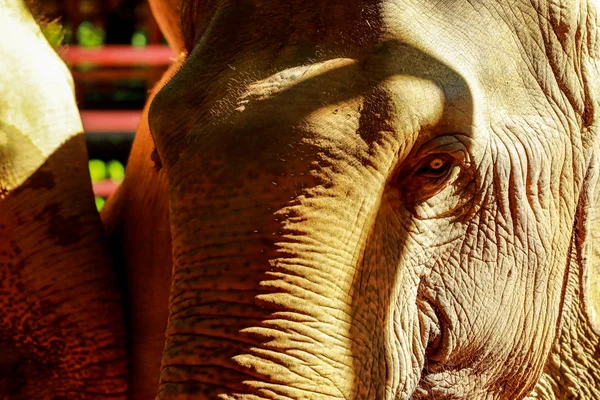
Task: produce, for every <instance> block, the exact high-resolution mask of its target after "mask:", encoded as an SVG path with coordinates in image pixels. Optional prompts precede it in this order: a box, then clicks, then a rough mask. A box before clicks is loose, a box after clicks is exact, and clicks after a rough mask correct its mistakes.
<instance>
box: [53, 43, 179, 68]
mask: <svg viewBox="0 0 600 400" xmlns="http://www.w3.org/2000/svg"><path fill="white" fill-rule="evenodd" d="M61 56H62V57H63V59H64V60H65V62H66V63H67V64H70V65H82V64H92V65H98V66H103V67H130V66H135V65H149V66H168V65H169V64H171V62H172V61H173V59H174V57H175V54H174V53H173V51H172V50H171V49H170V48H169V47H167V46H160V45H152V46H146V47H142V48H136V47H132V46H119V45H113V46H102V47H98V48H86V47H80V46H70V47H67V48H65V49H64V50H62V51H61Z"/></svg>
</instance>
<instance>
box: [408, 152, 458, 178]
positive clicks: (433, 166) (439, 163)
mask: <svg viewBox="0 0 600 400" xmlns="http://www.w3.org/2000/svg"><path fill="white" fill-rule="evenodd" d="M454 164H455V159H454V157H452V156H450V155H447V154H433V155H431V156H429V157H427V158H425V159H424V160H423V161H422V162H421V163H420V164H419V166H418V167H417V170H416V171H415V175H417V176H421V177H424V178H433V179H440V178H445V177H446V176H447V175H448V174H449V173H450V171H451V170H452V167H454Z"/></svg>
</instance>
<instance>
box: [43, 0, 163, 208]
mask: <svg viewBox="0 0 600 400" xmlns="http://www.w3.org/2000/svg"><path fill="white" fill-rule="evenodd" d="M32 8H33V12H34V14H37V15H38V16H42V19H43V21H44V23H43V24H42V30H43V32H44V35H45V36H46V37H47V38H48V41H49V42H50V43H51V44H52V45H53V46H54V47H55V48H56V49H57V52H58V53H59V54H60V55H61V57H62V58H63V60H64V61H65V62H66V64H67V65H68V66H69V68H70V70H71V73H72V74H73V79H74V82H75V92H76V96H77V102H78V104H79V109H80V112H81V118H82V120H83V127H84V131H85V138H86V143H87V146H88V151H89V155H90V173H91V175H92V182H93V184H94V193H95V194H96V205H97V206H98V209H101V208H102V206H103V205H104V201H105V199H106V198H107V197H108V196H109V195H110V194H111V193H113V192H114V191H115V190H116V188H117V186H118V184H119V183H120V182H121V181H122V179H123V175H124V167H125V164H126V162H127V157H128V155H129V150H130V147H131V143H132V141H133V137H134V134H135V130H136V127H137V124H138V121H139V118H140V115H141V110H142V108H143V106H144V104H145V101H146V97H147V95H148V91H149V90H150V89H151V88H152V87H153V86H154V84H155V83H156V82H157V81H158V80H159V79H160V77H161V75H162V74H163V72H164V71H165V70H166V69H167V68H168V66H169V64H170V63H171V61H172V59H173V57H174V55H173V53H172V52H171V50H170V49H169V48H168V46H167V44H166V41H165V39H164V38H163V36H162V35H161V33H160V30H159V28H158V25H157V23H156V21H155V20H154V18H153V16H152V12H151V11H150V7H149V5H148V3H147V0H37V1H35V3H34V5H33V6H32Z"/></svg>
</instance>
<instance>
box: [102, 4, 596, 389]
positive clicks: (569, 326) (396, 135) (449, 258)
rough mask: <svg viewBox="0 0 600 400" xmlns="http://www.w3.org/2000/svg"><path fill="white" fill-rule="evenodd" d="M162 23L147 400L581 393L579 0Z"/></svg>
mask: <svg viewBox="0 0 600 400" xmlns="http://www.w3.org/2000/svg"><path fill="white" fill-rule="evenodd" d="M174 3H175V2H166V1H158V0H157V1H153V6H154V8H155V9H157V4H160V5H162V6H164V7H166V8H167V9H170V10H171V14H168V13H167V14H168V15H169V17H168V18H167V17H164V16H162V17H161V14H157V16H158V17H159V19H161V18H162V22H161V24H162V26H163V28H164V27H165V26H170V27H171V28H172V29H170V30H169V35H170V39H171V43H183V44H185V47H186V48H187V50H188V51H189V56H188V57H187V58H186V59H185V60H184V62H183V65H182V66H181V68H180V69H179V71H178V72H177V73H176V74H175V75H174V76H173V78H172V79H170V81H169V82H168V83H167V84H166V85H165V86H164V87H163V88H162V90H161V91H160V92H159V93H158V94H157V96H156V97H155V98H154V101H153V103H152V107H151V110H150V113H149V122H150V128H151V131H152V137H153V139H154V142H155V144H156V150H157V152H156V153H157V156H158V157H159V158H160V161H158V157H156V156H154V157H153V159H154V160H155V161H157V165H159V166H160V165H162V169H160V170H156V171H153V172H149V171H151V169H150V164H151V161H150V154H149V153H150V151H151V150H150V149H151V147H152V146H149V145H148V138H147V139H146V140H145V139H139V140H138V141H137V147H136V148H134V153H135V154H137V156H136V157H134V158H132V162H131V163H130V165H129V167H128V174H129V176H128V178H127V180H126V182H125V184H124V187H123V192H125V193H129V195H127V196H126V195H122V196H121V197H117V198H116V199H113V204H112V206H111V207H110V208H109V211H107V213H109V214H110V212H113V213H114V215H119V214H118V210H122V209H124V208H125V209H129V210H132V211H133V212H136V211H134V209H135V208H136V207H135V206H133V203H130V204H128V203H127V201H131V200H128V199H132V198H134V197H135V196H133V195H132V193H136V191H137V193H143V194H144V199H145V200H144V202H145V203H144V204H152V207H155V208H156V209H160V210H165V209H166V207H167V205H168V208H169V218H168V219H169V221H170V230H171V235H170V236H171V237H172V247H171V243H170V241H167V240H164V241H161V242H158V243H155V244H154V246H152V247H151V248H148V254H149V255H148V257H150V258H151V264H150V265H149V266H146V269H147V270H148V271H155V270H156V268H157V265H156V260H158V259H160V257H159V255H160V254H163V255H164V254H169V253H170V252H171V251H172V263H173V275H172V285H171V292H170V300H169V310H168V314H169V316H168V324H167V327H166V345H165V348H164V353H163V355H162V365H161V371H160V386H159V391H158V397H157V398H158V399H207V398H222V399H224V398H227V399H306V398H315V399H317V398H318V399H333V398H338V399H409V398H412V399H425V398H427V399H433V398H436V399H507V400H509V399H510V400H513V399H522V398H525V397H528V398H537V399H577V398H581V399H596V398H600V391H599V389H598V388H599V387H600V363H599V360H598V356H597V354H598V350H599V345H598V344H599V339H598V334H597V333H598V329H597V326H598V322H599V321H598V320H597V317H596V310H597V304H598V295H599V294H598V287H597V285H596V284H595V283H596V282H597V281H596V279H597V277H598V268H599V267H598V262H597V257H596V250H595V248H594V246H593V240H592V239H591V238H593V236H594V235H595V233H594V232H595V230H596V229H598V227H597V225H598V223H597V222H596V217H595V215H596V214H595V207H596V198H597V195H596V185H597V180H598V175H597V168H598V154H597V153H598V143H597V140H598V137H597V133H598V132H597V117H598V99H597V94H598V87H597V85H598V82H600V78H599V76H598V72H599V70H598V43H597V41H596V39H597V26H598V15H597V9H596V4H595V3H593V2H588V1H574V0H573V1H563V2H544V1H533V0H532V1H527V0H517V1H514V2H510V3H507V2H504V1H467V0H453V1H446V2H439V1H435V2H434V1H427V0H416V1H411V0H371V1H358V0H349V1H343V2H332V1H320V0H310V1H307V0H303V1H300V0H285V1H279V0H274V1H270V2H264V1H259V0H248V1H235V2H234V1H227V0H207V1H204V2H202V1H201V2H199V4H198V6H197V7H193V6H191V5H190V4H189V3H188V2H185V1H184V3H183V4H182V5H181V13H182V21H183V22H182V25H181V26H180V27H173V22H172V21H174V20H176V18H175V19H174V18H173V13H174V12H175V11H174V8H175V6H176V5H174ZM171 5H173V8H169V7H170V6H171ZM178 35H179V36H178ZM173 38H175V39H173ZM166 79H168V78H166ZM144 140H145V141H144ZM142 145H143V147H142ZM142 148H143V149H145V150H144V151H145V153H144V151H141V150H140V149H142ZM142 153H144V154H145V156H144V157H140V156H139V155H140V154H142ZM136 171H137V172H136ZM150 173H152V174H154V179H155V180H156V181H158V182H159V183H160V184H157V185H153V184H152V182H153V181H152V179H150V178H149V174H150ZM136 174H138V175H143V176H144V177H145V178H144V179H143V180H140V181H139V182H141V183H140V184H139V185H138V186H137V187H136V186H135V182H136V179H137V178H138V175H136ZM139 197H140V198H141V197H142V196H139ZM119 203H121V204H119ZM136 204H139V203H136ZM161 205H162V206H161ZM140 207H141V206H140ZM161 207H162V208H161ZM110 210H113V211H110ZM114 210H117V211H114ZM140 212H141V211H140ZM157 212H158V211H157ZM138 214H139V213H138ZM114 215H113V216H111V215H108V216H107V217H106V219H109V220H110V219H111V217H114ZM159 215H162V214H159ZM120 218H128V217H126V216H122V217H120ZM146 218H147V220H148V226H152V227H153V228H152V229H142V227H143V223H141V222H140V225H139V226H140V229H139V230H135V231H132V230H129V234H128V235H129V236H127V237H128V238H129V239H128V241H125V242H124V248H123V251H124V254H126V255H127V254H132V253H131V252H132V251H138V252H139V251H140V250H139V249H140V246H139V243H146V242H144V240H150V238H151V237H152V234H153V232H154V229H158V232H164V229H165V225H166V224H167V218H163V217H159V218H156V219H153V218H152V217H151V216H150V217H148V216H147V217H146ZM113 219H116V220H118V219H119V217H114V218H113ZM161 224H162V225H161ZM117 225H118V223H117ZM121 226H127V223H126V222H122V223H121ZM159 228H160V229H162V230H160V229H159ZM160 235H163V233H160ZM136 243H137V244H136ZM132 249H133V250H132ZM136 249H137V250H136ZM130 258H131V257H130V256H127V259H130ZM165 264H166V265H164V266H163V268H165V269H166V270H167V271H168V268H170V263H169V262H166V263H165ZM129 268H130V272H129V276H130V277H131V276H132V275H134V274H133V273H132V272H131V271H137V270H139V271H144V268H143V266H140V265H133V266H132V265H130V266H129ZM131 268H133V269H131ZM135 276H137V277H139V278H138V279H139V280H138V281H137V282H136V283H135V285H136V286H137V287H138V288H139V287H142V286H144V285H145V286H144V287H147V288H151V287H153V286H154V287H163V288H164V285H165V281H157V280H156V279H157V278H156V274H154V272H152V273H151V274H150V273H149V274H148V276H146V275H145V274H144V273H139V274H136V275H135ZM153 279H154V280H153ZM129 284H130V286H131V285H133V283H131V282H130V283H129ZM161 285H162V286H161ZM138 292H140V291H138ZM161 293H164V291H162V292H161ZM163 296H164V295H163ZM165 301H166V299H165ZM146 312H148V313H149V312H150V311H149V310H146ZM165 323H166V322H165ZM135 329H136V328H135V327H134V331H135ZM138 329H139V328H138ZM133 337H135V334H134V336H133ZM134 353H135V355H134V357H138V358H139V359H142V360H143V359H144V353H143V350H139V351H136V352H134ZM150 364H151V365H155V364H154V361H152V362H150ZM132 368H133V369H135V368H136V366H135V364H134V365H133V366H132ZM151 369H152V367H150V370H151ZM148 374H149V375H148V376H152V374H153V373H152V372H149V373H148ZM154 374H158V367H156V372H155V373H154ZM151 381H152V380H147V381H146V382H145V385H146V386H152V385H153V383H152V382H151ZM142 386H144V383H141V384H140V385H139V387H140V388H141V387H142ZM140 390H142V389H140ZM150 390H151V389H150Z"/></svg>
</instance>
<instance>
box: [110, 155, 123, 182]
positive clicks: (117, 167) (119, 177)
mask: <svg viewBox="0 0 600 400" xmlns="http://www.w3.org/2000/svg"><path fill="white" fill-rule="evenodd" d="M106 169H107V170H108V176H109V178H110V179H111V180H112V181H113V182H117V183H118V182H121V181H123V179H124V178H125V167H124V166H123V164H121V163H120V162H119V161H117V160H111V161H109V162H108V163H107V165H106Z"/></svg>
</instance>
